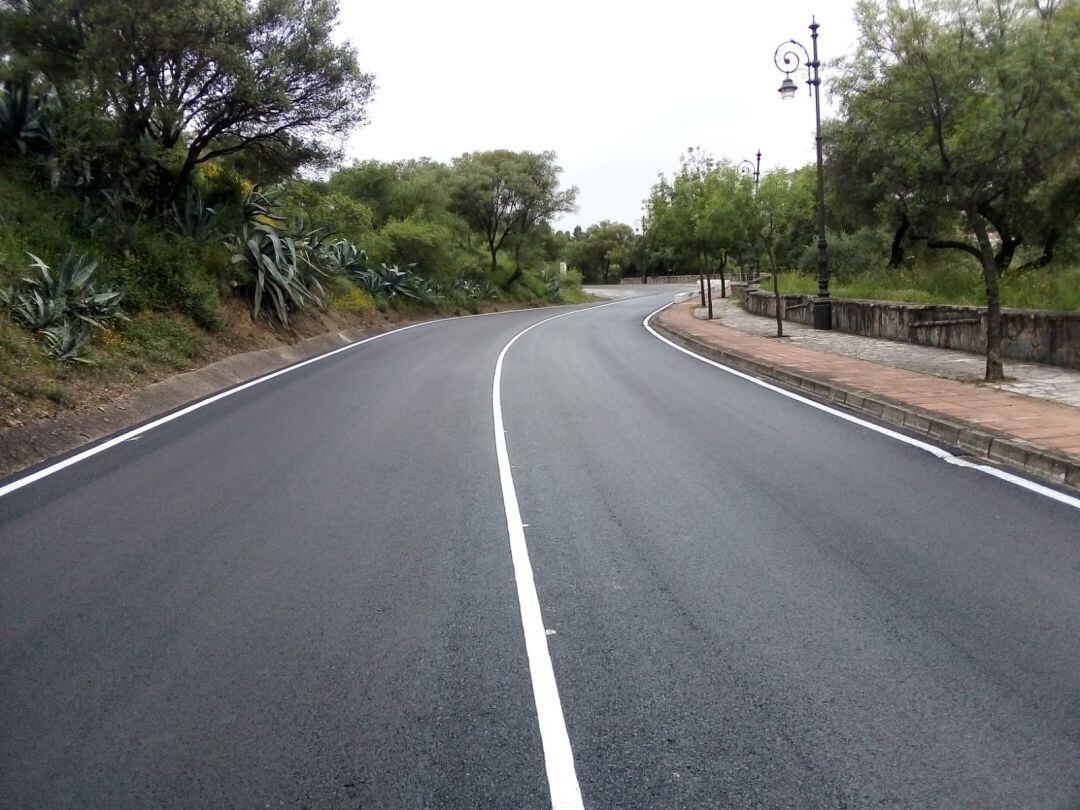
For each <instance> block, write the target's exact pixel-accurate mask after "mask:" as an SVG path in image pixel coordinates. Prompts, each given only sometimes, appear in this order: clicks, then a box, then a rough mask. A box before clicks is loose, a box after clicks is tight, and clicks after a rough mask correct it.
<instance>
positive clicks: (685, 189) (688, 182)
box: [644, 149, 753, 297]
mask: <svg viewBox="0 0 1080 810" xmlns="http://www.w3.org/2000/svg"><path fill="white" fill-rule="evenodd" d="M752 206H753V185H752V181H751V180H750V179H749V178H746V177H741V176H740V175H739V173H738V171H737V170H736V169H735V167H734V166H733V165H732V164H731V163H730V162H729V161H727V160H720V161H715V160H713V159H712V158H710V157H706V156H705V155H704V154H703V153H702V152H700V151H697V150H694V149H690V150H688V151H687V154H686V155H684V156H683V157H682V160H681V162H680V167H679V171H678V172H677V173H676V174H675V176H674V177H673V178H672V180H671V181H670V182H669V181H668V180H667V179H666V178H664V177H661V178H660V180H659V182H658V183H657V184H656V185H655V186H654V187H653V190H652V194H651V196H650V198H649V199H648V200H647V201H646V203H645V207H646V214H645V225H644V227H645V238H646V241H647V243H648V244H649V245H650V247H651V252H652V254H653V256H654V258H656V257H664V258H662V260H666V261H670V262H672V263H674V264H677V265H680V266H682V267H684V268H687V269H689V268H691V267H695V268H696V269H697V271H698V273H699V274H701V275H709V276H711V274H712V273H713V271H714V270H715V271H719V273H720V283H721V295H722V296H724V295H726V294H727V292H726V287H727V281H726V278H725V270H726V268H727V266H728V263H729V261H731V260H732V259H735V260H736V261H739V262H740V263H742V262H744V261H745V260H746V258H747V256H748V254H749V252H750V249H751V247H752V244H753V242H752V239H751V236H752V229H751V228H749V227H748V225H747V220H748V217H749V216H750V214H751V209H752ZM704 289H705V287H704V284H703V286H702V290H703V291H704ZM703 297H704V292H703Z"/></svg>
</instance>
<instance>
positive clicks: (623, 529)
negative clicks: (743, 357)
mask: <svg viewBox="0 0 1080 810" xmlns="http://www.w3.org/2000/svg"><path fill="white" fill-rule="evenodd" d="M642 292H648V293H652V291H651V290H648V291H642ZM671 292H672V291H671V290H662V291H661V294H660V295H656V294H650V295H646V296H645V297H640V298H634V299H628V300H619V301H616V302H614V303H611V304H609V305H607V306H600V307H589V308H567V309H561V310H534V311H528V312H521V313H507V314H497V315H489V316H481V317H473V318H463V319H456V320H448V321H443V322H436V323H430V324H426V325H422V326H418V327H415V328H412V329H408V330H405V331H400V332H397V333H393V334H390V335H386V336H384V337H382V338H380V339H378V340H375V341H371V342H369V343H365V344H364V345H361V346H357V347H355V348H353V349H349V350H347V351H342V352H339V353H337V354H335V355H333V356H331V357H327V358H325V359H323V360H320V361H318V362H315V363H310V364H308V365H305V366H303V367H302V368H298V369H296V370H294V371H292V372H289V373H286V374H282V375H279V376H277V377H275V378H274V379H272V380H269V381H267V382H265V383H262V384H259V385H255V386H252V387H250V388H247V389H245V390H243V391H240V392H238V393H236V394H234V395H231V396H228V397H225V398H222V399H220V400H218V401H216V402H213V403H212V404H209V405H207V406H205V407H202V408H199V409H196V410H194V411H192V412H190V413H187V414H186V415H183V416H181V417H179V418H176V419H173V420H171V421H168V422H166V423H164V424H162V425H160V426H158V427H155V428H153V429H152V430H147V431H144V432H142V433H140V434H139V435H137V436H134V437H132V438H131V439H130V440H128V441H123V442H121V443H118V444H117V445H116V446H113V447H110V448H109V449H107V450H105V451H103V452H100V453H98V454H97V455H94V456H92V457H89V458H87V459H85V460H82V461H80V462H78V463H75V464H72V465H70V466H68V467H66V468H64V469H61V470H57V471H55V472H54V473H51V474H49V475H47V476H44V477H42V478H41V479H40V480H36V481H33V482H32V483H29V484H27V485H25V486H22V487H21V488H17V489H15V490H14V491H10V492H8V494H6V495H4V496H3V497H0V797H3V798H2V800H0V804H2V805H3V806H4V807H313V808H314V807H380V808H381V807H515V808H518V807H520V808H529V807H548V806H551V805H552V803H553V801H554V802H557V803H561V804H562V806H567V807H572V806H577V804H576V803H577V797H578V796H580V801H581V802H582V803H583V805H584V806H585V807H597V808H606V807H649V808H651V807H793V806H802V807H881V806H888V807H925V806H940V807H952V806H972V807H1010V808H1011V807H1021V806H1026V807H1040V808H1047V807H1061V808H1068V807H1072V808H1075V807H1077V806H1078V805H1080V510H1078V509H1076V508H1074V507H1073V506H1070V505H1068V504H1063V503H1059V502H1056V501H1053V500H1051V499H1048V498H1046V497H1043V496H1040V495H1039V494H1038V493H1036V492H1031V491H1028V490H1025V489H1023V488H1021V487H1018V486H1016V485H1013V484H1010V483H1008V482H1006V481H1002V480H998V479H996V478H993V477H991V476H988V475H985V474H983V473H980V472H978V471H976V470H971V469H964V468H959V467H956V466H953V465H949V464H946V463H944V462H942V461H941V460H939V459H937V458H935V457H934V456H933V455H931V454H929V453H927V452H924V451H923V450H920V449H918V448H915V447H912V446H909V445H906V444H904V443H901V442H899V441H896V440H895V439H893V438H890V437H888V436H886V435H882V434H880V433H878V432H875V431H874V430H872V429H870V428H868V427H865V426H860V425H858V424H852V423H850V422H846V421H843V420H842V419H839V418H837V417H836V416H834V415H832V414H830V413H827V412H823V411H820V410H816V409H814V408H811V407H809V406H807V405H805V404H802V403H799V402H797V401H793V400H791V399H788V398H785V397H783V396H781V395H779V394H777V393H775V392H773V391H770V390H768V389H766V388H763V387H760V386H757V385H755V384H753V383H751V382H748V381H746V380H744V379H740V378H739V377H736V376H733V375H730V374H727V373H725V372H723V371H722V370H719V369H716V368H713V367H711V366H709V365H706V364H704V363H701V362H699V361H697V360H695V359H694V358H692V357H689V356H687V355H685V354H683V353H680V352H678V351H676V350H674V349H673V348H671V347H670V346H668V345H666V344H664V343H662V342H661V341H659V340H658V339H656V338H655V337H654V336H653V335H651V334H650V333H649V332H648V331H646V330H645V328H644V327H643V326H642V320H643V318H644V317H645V316H646V315H647V314H648V313H649V312H651V311H653V310H655V309H656V308H657V307H658V306H660V305H662V304H663V303H664V302H665V301H667V300H670V294H671ZM559 314H562V315H563V317H559V318H556V319H554V320H547V319H548V318H551V317H552V316H553V315H559ZM541 322H542V323H541ZM532 325H535V328H532V329H531V330H529V331H528V332H526V333H524V334H520V336H518V335H519V333H521V332H522V330H524V329H526V328H527V327H529V326H532ZM515 336H518V337H517V339H516V341H515V342H514V343H513V345H512V346H510V347H509V349H506V350H505V351H504V348H505V347H506V346H507V344H508V342H510V341H511V340H512V339H514V338H515ZM500 357H501V360H502V362H501V364H500V372H501V381H500V384H499V385H498V386H496V387H495V390H494V391H493V380H494V373H495V368H496V364H497V362H498V361H499V359H500ZM493 404H494V405H495V406H496V408H497V413H498V414H499V415H501V418H502V421H503V428H504V430H505V433H503V434H502V435H503V437H504V440H505V441H504V448H503V449H504V450H505V454H506V457H505V459H502V460H504V461H505V462H506V464H505V465H500V456H499V453H498V451H497V444H498V443H497V442H496V435H495V416H494V413H495V412H493ZM503 467H505V469H504V468H503ZM511 467H512V471H511V470H510V468H511ZM510 476H512V480H510V479H509V477H510ZM13 480H15V479H11V480H9V482H7V483H11V481H13ZM513 506H516V507H517V508H518V509H519V510H520V522H518V523H517V524H516V527H517V530H518V532H519V534H520V533H521V524H522V523H523V524H526V525H525V526H524V530H523V539H524V543H525V544H526V545H527V555H526V556H525V558H523V557H522V555H521V554H520V552H521V547H519V548H517V550H516V551H515V552H514V554H512V551H511V550H512V547H513V546H512V542H513V538H514V531H515V523H514V517H513V515H512V514H511V510H512V508H513ZM508 514H511V516H510V517H509V518H508ZM508 527H509V531H508ZM530 588H534V591H535V598H536V600H537V602H538V605H539V609H540V611H542V623H541V618H540V615H539V613H537V614H535V615H533V614H529V611H528V608H527V606H528V604H529V603H530V601H529V600H530V599H531V597H530V593H529V590H530ZM523 606H524V607H523ZM530 616H531V618H530ZM530 621H531V622H532V624H530ZM530 633H532V636H530V635H529V634H530ZM526 638H530V639H531V640H530V642H529V644H530V646H529V647H528V649H527V648H526ZM538 639H539V643H537V641H538ZM545 667H548V668H547V669H545ZM545 672H546V673H547V675H550V676H551V677H552V678H553V680H552V681H551V682H546V681H545V680H544V678H545ZM545 684H546V685H545ZM542 727H543V729H544V732H543V734H542V733H541V728H542ZM560 739H561V740H563V741H564V742H568V744H569V747H568V748H567V749H566V750H565V751H562V750H561V749H560V748H559V741H560Z"/></svg>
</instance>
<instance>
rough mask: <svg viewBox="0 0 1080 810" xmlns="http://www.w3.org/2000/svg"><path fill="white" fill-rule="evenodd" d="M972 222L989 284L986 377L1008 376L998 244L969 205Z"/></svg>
mask: <svg viewBox="0 0 1080 810" xmlns="http://www.w3.org/2000/svg"><path fill="white" fill-rule="evenodd" d="M967 214H968V222H969V223H970V225H971V229H972V231H974V232H975V239H976V240H977V241H978V243H979V261H980V263H981V264H982V271H983V282H984V283H985V284H986V380H987V381H988V382H989V381H992V380H1004V379H1005V367H1004V366H1003V365H1002V363H1001V293H1000V290H999V289H998V264H997V259H996V258H995V257H994V247H993V245H991V244H990V235H989V234H988V233H987V232H986V222H985V220H984V219H983V218H982V216H981V215H980V214H979V213H978V212H977V211H976V210H975V206H974V205H969V206H968V211H967Z"/></svg>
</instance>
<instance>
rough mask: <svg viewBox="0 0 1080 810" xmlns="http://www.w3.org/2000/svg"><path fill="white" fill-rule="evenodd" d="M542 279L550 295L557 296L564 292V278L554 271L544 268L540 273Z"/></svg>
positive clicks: (551, 296)
mask: <svg viewBox="0 0 1080 810" xmlns="http://www.w3.org/2000/svg"><path fill="white" fill-rule="evenodd" d="M540 281H541V282H542V283H543V285H544V289H545V290H546V292H547V294H548V297H550V298H555V297H556V296H558V294H559V293H560V292H562V279H561V278H559V276H557V275H555V274H554V273H550V272H548V271H547V270H544V271H542V272H541V273H540Z"/></svg>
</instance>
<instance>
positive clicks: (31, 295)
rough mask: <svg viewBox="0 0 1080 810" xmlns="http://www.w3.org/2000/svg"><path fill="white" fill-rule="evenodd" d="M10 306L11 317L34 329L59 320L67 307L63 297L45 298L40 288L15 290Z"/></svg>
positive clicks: (42, 327)
mask: <svg viewBox="0 0 1080 810" xmlns="http://www.w3.org/2000/svg"><path fill="white" fill-rule="evenodd" d="M10 307H11V317H12V318H14V319H15V321H16V322H18V323H21V324H22V325H23V326H25V327H26V328H27V329H30V330H33V331H37V330H38V329H44V328H46V327H48V326H52V325H53V324H54V323H57V322H59V321H60V320H61V319H63V317H64V314H65V312H66V309H67V307H66V302H65V300H64V299H63V298H45V297H43V296H42V295H41V293H40V292H39V291H38V290H16V291H13V294H12V300H11V302H10Z"/></svg>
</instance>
